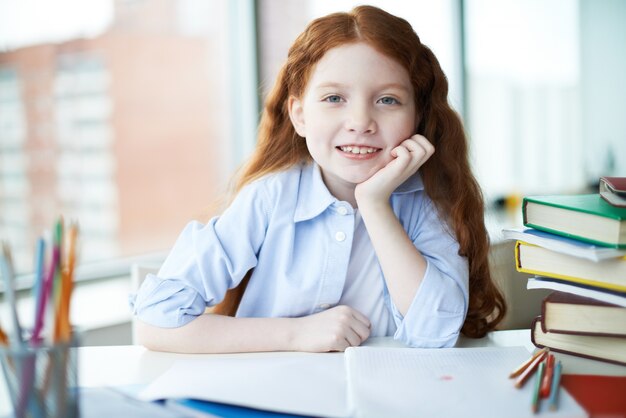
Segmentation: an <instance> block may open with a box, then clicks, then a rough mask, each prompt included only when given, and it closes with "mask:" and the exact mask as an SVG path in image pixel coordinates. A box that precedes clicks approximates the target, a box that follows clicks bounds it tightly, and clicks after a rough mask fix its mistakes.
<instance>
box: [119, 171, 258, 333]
mask: <svg viewBox="0 0 626 418" xmlns="http://www.w3.org/2000/svg"><path fill="white" fill-rule="evenodd" d="M255 186H256V185H255V183H253V184H251V185H249V186H247V187H246V188H244V189H243V190H242V191H241V192H240V193H239V194H238V196H237V197H236V199H235V200H234V201H233V203H232V204H231V205H230V206H229V208H228V209H227V210H226V211H225V212H224V213H223V214H222V216H220V217H215V218H213V219H211V220H210V221H209V222H208V223H207V224H206V225H203V224H201V223H199V222H190V223H189V224H187V226H186V227H185V228H184V230H183V231H182V233H181V234H180V236H179V237H178V239H177V240H176V243H175V244H174V247H173V248H172V250H171V251H170V253H169V255H168V256H167V258H166V260H165V262H164V263H163V265H162V266H161V269H160V270H159V272H158V274H156V275H152V274H150V275H148V276H147V277H146V278H145V280H144V281H143V283H142V284H141V286H140V288H139V290H138V292H137V294H135V295H131V296H130V304H131V308H132V310H133V313H134V314H135V315H136V316H137V317H138V318H139V319H141V320H142V321H144V322H146V323H149V324H152V325H155V326H160V327H167V328H171V327H179V326H182V325H185V324H187V323H188V322H190V321H191V320H193V319H194V318H196V317H197V316H198V315H201V314H203V313H204V311H205V309H206V307H207V306H213V305H215V304H217V303H219V302H221V301H222V299H223V298H224V295H225V294H226V291H227V290H228V289H230V288H233V287H235V286H237V285H238V284H239V282H240V281H241V279H242V278H243V277H244V276H245V274H246V273H247V272H248V270H250V269H251V268H253V267H254V266H255V265H256V263H257V255H258V251H259V248H260V247H261V245H262V243H263V240H264V236H265V230H266V228H267V222H268V221H267V220H268V216H269V211H268V209H267V206H268V205H267V204H266V199H265V198H264V197H265V196H264V195H263V194H262V192H261V191H260V189H259V188H258V187H255Z"/></svg>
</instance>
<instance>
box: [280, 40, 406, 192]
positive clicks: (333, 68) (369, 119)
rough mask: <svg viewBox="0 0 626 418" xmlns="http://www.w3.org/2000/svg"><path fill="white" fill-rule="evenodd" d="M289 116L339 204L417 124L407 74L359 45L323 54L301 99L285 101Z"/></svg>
mask: <svg viewBox="0 0 626 418" xmlns="http://www.w3.org/2000/svg"><path fill="white" fill-rule="evenodd" d="M289 114H290V116H291V120H292V122H293V125H294V128H295V129H296V132H297V133H298V134H299V135H300V136H302V137H304V138H306V143H307V147H308V149H309V152H310V154H311V156H312V157H313V159H314V160H315V161H316V162H317V163H318V164H319V166H320V168H321V170H322V176H323V178H324V182H325V183H326V186H327V187H328V189H329V190H330V192H331V193H332V194H333V195H334V196H335V197H337V198H339V199H341V200H352V198H351V195H350V193H352V196H353V193H354V187H356V185H357V184H359V183H362V182H364V181H365V180H367V179H369V178H370V177H371V176H372V175H373V174H374V173H376V172H377V171H378V170H380V169H381V168H383V167H384V166H385V165H387V163H389V162H390V161H391V160H392V158H393V157H392V156H391V150H392V149H393V148H395V147H396V146H397V145H398V144H400V143H401V142H402V141H404V140H405V139H407V138H410V137H411V136H412V135H413V134H414V133H415V129H416V123H417V122H416V114H415V100H414V93H413V87H412V85H411V82H410V79H409V74H408V72H407V71H406V70H405V69H404V67H402V66H401V65H400V64H398V63H397V62H396V61H394V60H392V59H390V58H389V57H387V56H385V55H383V54H381V53H380V52H378V51H376V50H375V49H374V48H372V47H371V46H369V45H367V44H365V43H353V44H346V45H342V46H339V47H336V48H333V49H331V50H329V51H328V52H327V53H326V54H325V55H324V56H323V57H322V59H321V60H320V61H319V62H318V63H317V65H316V67H315V68H314V70H313V71H312V73H311V76H310V79H309V82H308V84H307V88H306V90H305V92H304V94H303V96H302V97H300V98H296V97H291V98H290V102H289Z"/></svg>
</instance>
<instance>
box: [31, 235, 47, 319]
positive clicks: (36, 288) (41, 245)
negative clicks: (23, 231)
mask: <svg viewBox="0 0 626 418" xmlns="http://www.w3.org/2000/svg"><path fill="white" fill-rule="evenodd" d="M45 250H46V241H45V240H44V239H43V238H39V239H38V240H37V249H36V252H35V279H34V283H33V300H34V301H35V318H38V317H39V309H41V298H42V297H43V276H44V272H43V267H44V264H45V260H44V257H45Z"/></svg>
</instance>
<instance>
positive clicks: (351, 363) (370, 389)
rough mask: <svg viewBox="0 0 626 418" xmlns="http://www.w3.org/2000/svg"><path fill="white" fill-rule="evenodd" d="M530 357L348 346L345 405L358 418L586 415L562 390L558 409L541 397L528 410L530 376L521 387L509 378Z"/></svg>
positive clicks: (520, 350)
mask: <svg viewBox="0 0 626 418" xmlns="http://www.w3.org/2000/svg"><path fill="white" fill-rule="evenodd" d="M528 357H529V353H528V351H527V350H526V349H525V348H524V347H485V348H449V349H430V350H429V349H415V348H408V349H407V348H395V349H390V348H382V347H381V348H378V347H359V348H349V349H348V350H347V351H346V366H347V370H348V386H349V388H348V392H349V396H350V401H349V403H350V405H351V408H352V410H353V415H354V416H355V417H357V418H369V417H394V418H402V417H420V418H422V417H424V418H428V417H436V418H440V417H481V418H489V417H493V418H506V417H532V416H543V415H545V416H549V417H585V416H586V413H585V411H584V410H583V409H582V408H581V407H580V406H578V404H577V403H576V402H575V401H574V400H573V399H572V397H571V396H569V394H567V392H566V391H565V390H563V389H561V391H560V394H559V395H560V396H559V408H558V411H556V412H553V411H548V408H547V401H546V400H544V401H543V402H542V403H541V409H540V414H539V415H534V414H533V413H532V412H531V398H532V389H533V388H532V387H533V383H534V376H532V377H531V378H530V380H529V381H528V382H526V384H525V385H524V387H523V388H522V389H516V388H515V387H514V384H513V380H512V379H509V378H508V375H509V373H510V372H511V370H513V369H515V368H516V367H517V366H519V364H521V363H522V362H524V361H525V360H526V359H528Z"/></svg>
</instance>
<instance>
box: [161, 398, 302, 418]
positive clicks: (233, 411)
mask: <svg viewBox="0 0 626 418" xmlns="http://www.w3.org/2000/svg"><path fill="white" fill-rule="evenodd" d="M166 406H167V408H168V409H172V410H174V411H178V412H181V413H183V414H187V415H188V416H190V417H203V418H208V417H219V418H222V417H228V418H276V417H285V418H308V416H305V415H293V414H285V413H280V412H271V411H263V410H260V409H254V408H246V407H243V406H237V405H229V404H224V403H219V402H209V401H202V400H198V399H170V400H168V401H167V402H166Z"/></svg>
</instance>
